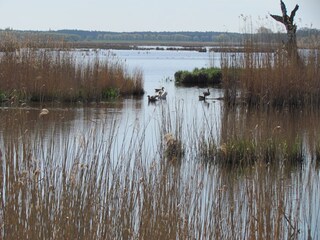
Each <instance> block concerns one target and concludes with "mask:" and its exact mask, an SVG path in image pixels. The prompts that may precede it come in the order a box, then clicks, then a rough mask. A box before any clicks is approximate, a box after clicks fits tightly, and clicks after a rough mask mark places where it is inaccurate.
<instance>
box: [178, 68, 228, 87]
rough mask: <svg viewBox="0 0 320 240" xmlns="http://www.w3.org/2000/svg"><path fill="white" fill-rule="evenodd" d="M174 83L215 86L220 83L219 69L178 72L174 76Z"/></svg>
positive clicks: (220, 73) (220, 74)
mask: <svg viewBox="0 0 320 240" xmlns="http://www.w3.org/2000/svg"><path fill="white" fill-rule="evenodd" d="M174 78H175V82H176V83H177V84H184V85H217V84H220V83H221V79H222V72H221V69H220V68H214V67H211V68H200V69H199V68H195V69H194V70H193V71H192V72H190V71H178V72H176V73H175V74H174Z"/></svg>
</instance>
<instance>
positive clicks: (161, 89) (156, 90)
mask: <svg viewBox="0 0 320 240" xmlns="http://www.w3.org/2000/svg"><path fill="white" fill-rule="evenodd" d="M154 91H155V92H156V93H159V92H160V91H164V87H162V88H155V89H154Z"/></svg>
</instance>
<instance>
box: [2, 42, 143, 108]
mask: <svg viewBox="0 0 320 240" xmlns="http://www.w3.org/2000/svg"><path fill="white" fill-rule="evenodd" d="M30 42H31V43H32V40H30V41H22V42H21V40H20V41H18V40H16V39H14V38H12V39H11V38H10V36H6V38H5V41H4V46H3V47H2V49H3V52H1V55H0V69H1V74H0V85H1V87H0V93H1V94H2V97H1V99H2V101H4V100H10V101H11V102H12V101H13V100H22V101H53V100H57V101H94V100H95V101H102V100H104V99H107V98H112V97H117V96H119V95H141V94H143V93H144V90H143V73H142V71H141V70H139V69H137V70H136V71H135V72H133V73H129V72H128V70H127V69H126V66H125V64H124V63H123V62H121V61H119V60H116V59H114V58H112V57H110V56H108V57H107V59H106V60H102V59H101V58H100V56H99V53H98V52H97V53H96V56H95V57H94V60H92V61H83V62H81V61H82V58H81V57H79V56H77V55H79V54H77V50H76V51H72V50H70V49H68V48H67V47H64V46H63V45H61V46H62V48H61V47H60V48H54V47H55V45H53V46H52V45H50V44H49V43H48V45H47V47H43V48H37V47H36V48H35V47H30V46H29V45H30V44H29V43H30Z"/></svg>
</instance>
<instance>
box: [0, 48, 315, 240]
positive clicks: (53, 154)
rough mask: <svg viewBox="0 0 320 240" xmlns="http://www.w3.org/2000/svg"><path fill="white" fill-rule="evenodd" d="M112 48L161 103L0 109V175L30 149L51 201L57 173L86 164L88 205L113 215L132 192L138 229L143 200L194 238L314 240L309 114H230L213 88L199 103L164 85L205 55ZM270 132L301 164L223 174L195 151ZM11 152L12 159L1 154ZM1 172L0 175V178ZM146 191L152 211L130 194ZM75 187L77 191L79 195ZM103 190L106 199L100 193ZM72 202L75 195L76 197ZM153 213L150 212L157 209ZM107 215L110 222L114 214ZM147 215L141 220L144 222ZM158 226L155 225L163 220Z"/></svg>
mask: <svg viewBox="0 0 320 240" xmlns="http://www.w3.org/2000/svg"><path fill="white" fill-rule="evenodd" d="M113 52H114V54H116V55H117V56H119V57H120V58H121V59H122V60H124V61H126V62H127V64H128V65H129V66H130V68H134V67H137V66H142V67H143V68H144V71H145V88H146V90H147V93H152V94H153V92H154V88H157V87H162V86H163V87H165V89H166V90H167V91H168V96H167V99H166V100H162V101H158V102H156V103H154V104H149V103H148V100H147V98H146V96H144V97H142V98H138V99H136V98H125V99H120V100H117V101H113V102H107V103H100V104H96V103H95V104H89V105H79V104H76V105H60V104H58V105H56V104H52V105H50V104H48V105H47V106H46V108H47V109H48V110H49V114H47V115H45V116H42V117H39V113H40V107H39V106H34V107H29V108H28V107H24V108H20V107H19V108H12V107H9V108H1V110H0V134H1V138H0V149H1V150H2V151H1V152H2V155H6V159H4V157H2V158H1V157H0V158H1V161H3V162H2V164H3V165H4V166H3V169H4V171H3V172H6V171H9V170H10V171H13V172H14V171H17V172H18V173H16V174H17V175H19V174H20V175H21V173H22V172H23V171H24V170H25V169H24V168H26V166H28V163H25V164H26V165H23V164H24V162H25V161H24V160H25V159H28V158H27V157H26V156H29V153H32V161H33V164H35V167H34V168H35V169H34V170H36V169H38V168H39V169H40V172H41V176H42V177H43V178H44V177H46V176H47V175H46V174H49V175H50V174H52V175H54V177H53V179H54V180H52V179H51V178H49V177H48V178H49V180H48V181H52V182H51V183H50V184H52V185H54V184H56V188H57V189H56V192H57V193H56V195H55V198H56V199H57V202H59V201H61V200H60V195H59V194H61V193H62V192H63V190H62V189H63V187H65V186H64V185H63V181H66V180H64V177H63V176H60V175H59V172H62V170H63V169H67V172H70V175H72V174H73V172H74V171H75V169H76V166H80V165H81V164H82V165H81V166H90V164H91V163H92V162H94V163H97V164H96V165H94V167H96V168H97V170H94V171H96V175H94V176H92V178H93V179H94V180H91V181H92V182H90V184H92V185H93V186H95V184H96V182H95V181H98V180H96V179H101V176H102V177H103V178H102V179H103V180H101V181H102V182H103V183H101V184H100V185H98V184H97V185H98V186H100V188H98V189H99V190H101V191H99V193H96V194H97V195H96V196H95V197H96V201H97V199H100V196H102V197H106V196H109V195H111V197H112V200H111V201H110V202H108V203H110V204H111V205H112V207H114V208H115V209H119V208H120V207H119V205H120V204H119V202H121V199H120V198H119V196H117V194H118V193H121V194H122V195H121V196H122V197H123V196H128V195H126V194H132V196H133V197H132V196H131V195H129V197H128V199H129V200H128V202H130V199H134V198H135V199H138V200H137V201H138V202H139V203H136V205H134V206H133V207H132V208H133V210H132V212H131V214H132V216H133V217H132V216H131V215H129V216H131V218H134V219H139V220H137V221H140V223H142V222H143V218H142V216H141V215H142V212H143V209H144V208H146V207H147V206H146V205H147V204H150V205H148V206H150V208H151V209H152V206H159V205H158V204H161V203H167V202H169V203H171V205H170V204H169V208H168V209H167V208H165V210H166V211H168V213H167V214H168V216H175V217H177V216H179V221H182V222H183V221H185V224H186V226H192V227H193V228H191V229H192V230H193V234H194V237H195V238H196V239H201V238H203V235H201V234H202V233H204V232H207V233H208V234H209V233H210V234H211V235H210V236H212V239H219V238H220V239H240V238H248V237H249V236H250V237H251V238H254V237H255V238H259V236H257V235H256V234H257V233H258V232H259V233H262V235H263V236H264V237H265V238H266V239H268V238H269V239H271V238H273V237H275V238H277V237H279V238H281V237H282V236H286V237H289V236H291V235H292V234H297V236H298V238H300V237H301V238H302V239H303V238H306V236H307V235H308V229H311V233H312V234H313V236H314V237H315V238H317V237H319V233H318V231H319V229H318V227H317V223H318V222H319V216H320V214H319V209H320V208H319V201H318V199H319V194H320V192H319V186H320V184H319V177H320V176H319V169H317V168H316V167H315V164H316V163H315V162H314V161H313V156H311V155H310V152H311V149H314V148H315V145H316V143H317V141H318V140H319V135H318V133H319V130H320V121H319V117H320V116H319V112H318V111H311V110H308V109H304V110H299V111H287V110H285V109H284V110H281V111H280V110H270V109H269V110H266V111H262V110H254V109H247V108H241V107H239V108H233V109H230V108H227V107H224V106H223V102H222V101H220V100H218V99H220V98H221V97H222V96H223V90H222V89H215V88H210V92H211V95H210V96H211V97H212V98H208V99H207V100H206V101H199V99H198V96H199V95H200V94H201V93H202V92H203V91H204V90H205V89H204V88H202V87H197V86H194V87H188V88H185V87H177V86H175V85H174V83H173V82H171V81H167V80H165V79H167V78H168V77H169V79H170V78H172V77H173V74H174V72H175V71H177V70H184V69H186V70H192V69H193V68H194V67H203V66H207V65H208V64H209V61H210V59H209V56H208V55H207V54H206V53H198V52H186V51H183V52H174V51H170V52H169V51H148V52H144V51H120V50H119V51H113ZM87 54H88V55H90V52H89V53H87ZM105 54H106V53H105ZM168 132H170V133H172V134H173V135H174V136H175V137H178V138H179V139H181V141H182V145H183V149H184V155H183V159H182V162H181V164H180V165H178V166H177V165H175V166H173V165H167V164H166V163H165V161H164V160H165V156H164V154H163V152H164V151H163V149H164V143H163V135H164V134H165V133H168ZM275 135H276V136H277V137H278V138H281V139H284V140H285V141H286V143H287V144H288V145H290V144H293V142H294V139H295V138H296V137H297V136H300V137H301V138H302V140H303V144H304V145H303V146H304V149H303V151H304V152H305V153H306V158H305V161H304V162H303V164H300V165H272V164H269V165H268V164H261V165H257V166H250V167H247V168H238V169H231V170H230V169H224V168H219V167H217V166H216V165H214V164H212V165H210V164H207V165H206V164H205V163H204V162H203V161H202V159H201V154H199V152H200V151H201V149H199V145H200V144H199V143H201V141H203V140H206V139H212V140H214V142H216V143H217V144H218V145H219V144H223V143H224V142H225V141H227V140H228V139H229V138H231V137H233V136H238V137H239V138H249V139H254V140H255V141H260V140H263V139H269V138H271V137H274V136H275ZM13 149H15V150H16V151H17V155H16V156H15V154H12V152H10V151H11V150H13ZM4 153H5V154H4ZM308 153H309V154H308ZM9 157H12V159H11V158H10V159H9ZM19 158H21V159H22V160H19ZM11 161H12V162H14V164H13V165H14V167H12V169H11V168H10V167H11V165H10V164H9V163H10V162H11ZM5 164H8V165H5ZM20 164H21V166H20ZM3 169H2V170H3ZM164 169H165V170H166V171H164ZM80 170H81V169H80ZM80 170H79V171H80ZM162 171H164V172H162ZM80 172H81V171H80ZM13 175H14V173H13ZM20 175H19V176H20ZM4 176H5V175H4V174H3V173H2V175H1V178H2V179H3V178H4ZM50 176H51V175H50ZM72 176H73V175H72ZM80 176H83V175H80ZM117 177H119V178H117ZM17 179H18V178H17ZM86 180H87V179H82V178H81V177H79V179H78V180H77V181H79V183H81V184H84V183H85V181H86ZM7 181H9V180H7ZM15 181H16V180H13V182H15ZM70 181H71V180H70ZM71 182H72V181H71ZM40 183H41V182H40ZM148 184H149V185H148ZM10 186H11V185H10ZM101 186H102V187H101ZM130 186H131V189H130V191H127V189H128V187H129V188H130ZM168 186H169V187H168ZM149 187H150V189H151V190H149V191H150V192H151V193H152V194H154V196H153V195H150V196H149V195H147V193H148V192H143V194H145V195H146V196H149V197H150V199H153V198H154V199H155V200H154V202H152V204H154V205H152V204H151V203H148V202H147V203H145V202H144V201H147V200H148V199H146V198H143V197H144V196H143V194H141V192H140V191H143V189H146V188H149ZM84 189H85V186H82V185H81V188H80V190H84ZM93 189H94V188H93ZM109 189H112V190H113V191H114V193H115V194H114V195H112V194H113V192H108V190H109ZM44 190H46V188H45V189H44ZM2 191H3V192H5V190H4V189H2ZM92 191H93V192H94V190H92ZM119 191H120V192H119ZM80 192H81V191H80ZM159 193H161V194H162V195H161V194H160V195H159ZM169 193H170V194H172V195H170V194H169ZM6 194H9V193H8V192H7V193H6ZM86 194H89V192H86ZM40 195H41V194H40ZM75 195H76V194H75ZM163 196H166V197H165V198H164V197H163ZM80 197H84V196H82V195H81V194H80ZM140 197H141V198H140ZM106 198H107V197H106ZM17 199H18V198H17ZM78 200H80V199H78ZM30 201H31V200H30ZM143 203H144V204H145V205H143ZM59 204H62V203H59ZM102 204H103V202H102ZM26 205H27V204H26ZM83 205H85V204H83ZM165 206H167V205H165ZM73 207H74V206H73ZM99 207H100V206H99ZM105 207H106V208H107V207H108V206H105ZM163 207H164V206H163V205H160V208H163ZM160 208H159V209H160ZM97 209H98V210H99V211H98V212H104V211H100V208H97ZM125 210H127V209H125ZM153 210H154V212H156V213H157V209H153ZM12 211H14V210H12ZM110 211H111V210H110ZM88 212H90V211H88ZM172 213H173V214H172ZM106 214H107V213H106ZM126 214H130V211H126ZM140 214H141V215H140ZM149 214H150V213H149ZM161 214H162V213H161ZM170 214H172V215H170ZM91 217H92V216H91ZM100 217H101V218H103V216H100ZM112 217H113V218H115V219H117V216H115V215H112V216H111V218H112ZM158 217H159V218H161V217H162V216H158ZM154 219H156V217H154ZM154 219H150V218H148V222H152V221H153V220H154ZM166 219H167V220H166V221H168V219H169V218H166ZM275 219H276V220H275ZM162 220H163V221H165V216H163V219H162ZM119 224H124V223H123V222H122V221H121V218H120V217H119V221H118V222H116V224H114V225H113V226H117V225H119ZM104 225H106V224H104ZM171 225H172V224H171ZM291 225H292V226H293V227H291ZM101 226H102V225H101ZM277 226H278V227H279V229H278V230H277V229H275V228H276V227H277ZM133 228H135V229H138V228H139V225H138V224H137V223H135V224H134V227H133ZM298 230H299V231H300V233H299V234H298ZM255 231H256V232H257V233H256V232H255ZM277 231H278V232H277ZM279 231H283V232H282V233H279ZM276 232H277V233H278V234H279V235H276ZM118 234H119V233H118ZM272 234H275V235H272ZM294 236H296V235H294Z"/></svg>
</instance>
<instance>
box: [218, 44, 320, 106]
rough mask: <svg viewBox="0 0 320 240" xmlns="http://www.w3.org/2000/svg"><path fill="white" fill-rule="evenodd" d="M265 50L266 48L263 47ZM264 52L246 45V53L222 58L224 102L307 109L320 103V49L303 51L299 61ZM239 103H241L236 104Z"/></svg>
mask: <svg viewBox="0 0 320 240" xmlns="http://www.w3.org/2000/svg"><path fill="white" fill-rule="evenodd" d="M264 48H265V46H264ZM273 48H274V47H273V46H270V51H269V52H268V51H266V52H261V51H260V47H259V46H256V45H253V44H252V43H250V42H249V43H247V44H246V45H245V49H247V51H245V52H244V53H234V54H232V55H230V54H222V69H223V76H224V80H223V81H224V86H225V88H226V95H225V98H226V100H227V102H228V103H229V105H230V104H231V105H234V104H235V100H236V98H237V99H238V100H239V99H240V102H242V103H246V104H247V105H249V106H252V107H270V106H271V107H285V106H290V107H304V106H310V105H311V106H314V107H315V106H318V105H319V103H320V71H319V69H320V61H319V55H320V47H319V44H318V45H317V47H316V48H311V49H300V50H299V52H300V58H299V59H296V58H295V57H290V56H289V55H288V53H287V52H286V51H285V50H283V49H282V47H281V46H278V50H277V51H273ZM237 102H239V101H237Z"/></svg>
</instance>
